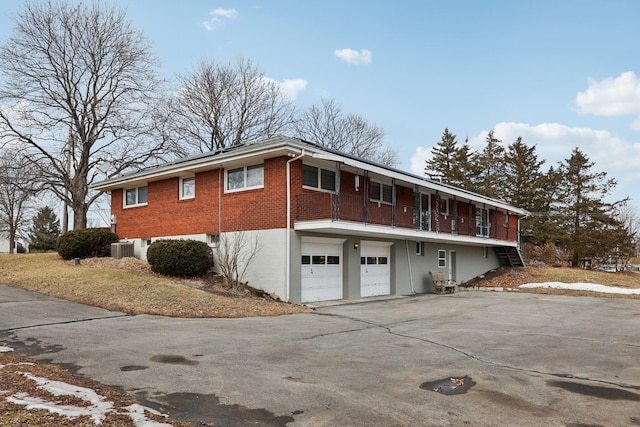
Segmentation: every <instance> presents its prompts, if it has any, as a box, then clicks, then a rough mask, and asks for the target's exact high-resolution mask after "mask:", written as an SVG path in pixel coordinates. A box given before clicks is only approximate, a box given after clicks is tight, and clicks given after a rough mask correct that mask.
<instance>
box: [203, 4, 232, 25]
mask: <svg viewBox="0 0 640 427" xmlns="http://www.w3.org/2000/svg"><path fill="white" fill-rule="evenodd" d="M209 15H211V17H210V18H209V20H208V21H204V22H203V23H202V25H204V28H206V29H207V31H213V30H217V29H218V28H221V27H223V26H224V24H225V20H229V19H235V18H237V17H238V15H239V14H238V11H237V10H235V9H222V8H217V9H213V10H212V11H211V12H209Z"/></svg>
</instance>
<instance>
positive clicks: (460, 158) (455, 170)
mask: <svg viewBox="0 0 640 427" xmlns="http://www.w3.org/2000/svg"><path fill="white" fill-rule="evenodd" d="M479 175H480V169H479V168H478V154H477V153H475V152H474V151H473V150H472V149H471V146H470V145H469V138H467V139H466V140H465V142H464V144H463V145H462V146H460V147H458V149H457V150H456V151H455V153H454V154H453V162H452V169H451V174H450V178H449V182H448V183H449V184H451V185H453V186H456V187H459V188H464V189H465V190H469V191H476V190H477V183H478V179H479Z"/></svg>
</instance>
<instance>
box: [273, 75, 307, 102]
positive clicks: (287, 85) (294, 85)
mask: <svg viewBox="0 0 640 427" xmlns="http://www.w3.org/2000/svg"><path fill="white" fill-rule="evenodd" d="M307 84H308V82H307V81H306V80H304V79H286V80H284V81H282V82H280V87H281V88H282V91H283V92H284V93H285V95H287V96H288V97H289V98H290V99H291V100H294V101H295V99H296V98H297V97H298V94H299V93H301V92H302V91H304V90H305V89H306V88H307Z"/></svg>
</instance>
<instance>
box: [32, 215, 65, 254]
mask: <svg viewBox="0 0 640 427" xmlns="http://www.w3.org/2000/svg"><path fill="white" fill-rule="evenodd" d="M58 237H60V221H59V220H58V218H57V216H56V214H55V212H54V211H53V209H51V208H50V207H49V206H45V207H43V208H41V209H40V210H38V213H37V214H36V216H35V217H34V218H33V225H32V226H31V230H30V233H29V240H30V244H29V249H30V250H31V251H41V252H44V251H51V250H54V249H55V248H56V240H58Z"/></svg>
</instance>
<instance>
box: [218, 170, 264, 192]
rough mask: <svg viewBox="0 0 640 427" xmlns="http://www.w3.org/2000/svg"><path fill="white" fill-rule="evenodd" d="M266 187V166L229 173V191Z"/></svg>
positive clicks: (230, 171)
mask: <svg viewBox="0 0 640 427" xmlns="http://www.w3.org/2000/svg"><path fill="white" fill-rule="evenodd" d="M263 186H264V165H263V164H260V165H253V166H245V167H242V168H237V169H229V170H228V171H227V191H238V190H244V189H249V188H259V187H263Z"/></svg>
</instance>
